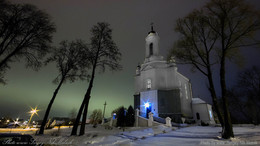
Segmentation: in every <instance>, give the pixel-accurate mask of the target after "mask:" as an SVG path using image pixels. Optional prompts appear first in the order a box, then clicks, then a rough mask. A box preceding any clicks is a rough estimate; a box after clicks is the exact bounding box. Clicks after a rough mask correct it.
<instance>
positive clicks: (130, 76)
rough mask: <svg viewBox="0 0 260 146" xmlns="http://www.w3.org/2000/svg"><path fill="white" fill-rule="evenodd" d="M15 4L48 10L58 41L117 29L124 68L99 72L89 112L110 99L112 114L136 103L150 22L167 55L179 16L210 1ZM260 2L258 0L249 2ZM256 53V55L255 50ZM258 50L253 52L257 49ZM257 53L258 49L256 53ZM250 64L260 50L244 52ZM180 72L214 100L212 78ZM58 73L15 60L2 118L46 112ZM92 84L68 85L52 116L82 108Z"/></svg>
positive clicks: (0, 98)
mask: <svg viewBox="0 0 260 146" xmlns="http://www.w3.org/2000/svg"><path fill="white" fill-rule="evenodd" d="M11 1H12V2H13V3H30V4H33V5H36V6H37V7H38V8H39V9H41V10H44V11H45V12H47V13H48V14H49V15H50V16H51V17H52V20H53V21H54V22H55V24H56V26H57V32H56V33H55V34H54V37H53V45H56V46H57V44H58V43H59V42H60V41H61V40H75V39H83V40H85V41H87V42H89V37H90V35H89V34H90V33H89V30H90V29H91V27H92V26H93V25H95V24H96V23H97V22H101V21H106V22H108V23H110V24H111V27H112V29H113V39H114V41H115V42H116V44H117V45H118V47H119V48H120V51H121V52H122V62H121V64H122V65H123V68H124V69H123V70H122V71H120V72H114V73H111V72H106V73H104V74H98V75H97V76H96V80H95V82H94V89H93V91H92V95H91V100H90V106H89V113H90V112H91V111H92V110H93V109H99V108H100V109H103V104H104V102H105V101H107V112H106V115H107V116H108V115H109V114H110V112H111V111H112V110H113V109H115V108H116V107H118V106H121V105H124V106H126V107H128V106H129V105H133V94H134V74H135V68H136V66H137V64H138V62H140V63H142V62H143V60H144V53H145V48H144V45H145V40H144V39H145V37H146V35H147V33H148V31H149V30H150V23H151V22H153V23H154V29H155V30H156V31H157V32H158V34H159V36H160V38H161V41H160V48H161V50H160V51H161V54H162V55H164V56H166V54H167V51H168V50H169V49H170V48H171V47H172V44H173V42H174V41H175V40H177V38H178V35H177V34H176V33H175V32H174V25H175V21H176V19H177V18H180V17H184V16H185V15H187V14H188V13H189V12H191V11H192V10H193V9H195V8H200V7H201V6H203V5H204V4H205V2H207V0H11ZM248 2H250V3H252V4H254V5H255V6H258V9H259V4H258V3H259V1H258V0H248ZM249 52H250V53H249ZM252 52H253V53H252ZM255 52H256V53H255ZM244 54H245V55H246V56H247V57H246V59H247V62H246V67H250V66H252V65H258V66H260V65H259V64H258V62H259V59H258V58H259V54H260V53H259V52H257V51H256V49H250V50H247V51H244ZM239 70H241V69H239V68H237V67H236V66H230V65H229V66H228V71H229V72H230V73H229V74H228V79H229V83H230V84H232V83H234V82H235V77H236V76H235V75H236V73H237V71H239ZM179 71H180V72H181V73H182V74H184V75H185V76H187V77H188V78H190V79H191V82H192V86H193V95H194V97H201V98H202V99H204V100H206V101H207V102H210V101H211V100H210V98H209V94H208V91H207V89H206V86H205V83H206V80H205V79H204V78H203V76H201V75H200V74H199V73H191V72H190V68H189V66H180V65H179ZM56 76H57V71H56V68H55V67H54V65H53V64H52V65H49V66H46V67H43V68H42V69H41V70H40V71H38V72H34V71H32V70H30V69H25V68H24V63H23V62H19V63H18V62H17V63H13V64H12V65H11V69H10V70H9V71H8V72H7V73H6V79H7V80H8V84H7V85H5V86H3V85H0V116H11V117H21V118H28V116H29V115H28V113H26V112H27V111H29V109H30V106H31V107H35V106H38V108H39V109H40V110H41V112H40V113H39V115H40V118H42V117H43V115H44V112H43V111H44V110H45V109H46V106H47V104H48V103H49V101H50V99H51V97H52V94H53V91H54V90H55V88H56V85H54V84H52V80H53V79H54V78H55V77H56ZM87 87H88V82H87V81H77V82H75V83H72V84H70V83H66V84H65V85H64V86H62V88H61V90H60V92H59V94H58V96H57V97H56V100H55V102H54V104H53V108H52V110H51V116H68V114H69V112H70V111H71V110H72V109H73V108H76V109H78V107H79V106H80V104H81V102H82V100H83V95H84V94H85V91H86V89H87Z"/></svg>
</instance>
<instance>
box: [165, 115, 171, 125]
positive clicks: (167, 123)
mask: <svg viewBox="0 0 260 146" xmlns="http://www.w3.org/2000/svg"><path fill="white" fill-rule="evenodd" d="M165 121H166V126H168V127H172V123H171V122H172V119H171V118H170V117H167V118H165Z"/></svg>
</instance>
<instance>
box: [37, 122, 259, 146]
mask: <svg viewBox="0 0 260 146" xmlns="http://www.w3.org/2000/svg"><path fill="white" fill-rule="evenodd" d="M70 132H71V128H61V129H60V131H59V132H57V129H52V130H47V131H46V134H45V135H44V136H35V135H33V137H34V138H35V139H36V141H37V142H38V143H44V144H53V145H108V146H110V145H111V146H112V145H131V146H140V145H141V146H146V145H147V146H148V145H149V146H152V145H156V146H159V145H169V146H175V145H176V146H180V145H192V146H193V145H260V126H246V127H239V126H234V133H235V138H233V139H231V140H224V139H221V138H220V132H221V127H215V126H205V127H203V126H191V127H186V128H176V127H171V128H169V127H166V126H163V125H160V126H155V127H151V128H147V127H146V128H145V127H132V128H126V130H125V131H124V132H123V130H122V129H118V128H113V129H112V130H108V129H105V127H103V126H100V125H99V126H98V127H97V128H93V127H92V126H91V125H88V126H86V134H85V135H84V136H69V135H70ZM56 135H57V136H56Z"/></svg>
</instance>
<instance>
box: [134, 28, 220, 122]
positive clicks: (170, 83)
mask: <svg viewBox="0 0 260 146" xmlns="http://www.w3.org/2000/svg"><path fill="white" fill-rule="evenodd" d="M159 41H160V38H159V36H158V33H157V32H155V31H154V30H153V26H152V27H151V31H150V32H149V33H148V36H147V37H146V38H145V42H146V43H145V60H144V63H143V64H141V65H138V66H137V68H136V74H135V94H134V108H135V109H137V108H138V109H139V110H140V112H141V115H143V116H144V117H148V113H150V112H152V113H153V115H154V116H156V117H161V118H166V117H170V118H171V119H172V121H174V122H181V119H183V118H185V119H186V120H195V121H197V122H201V121H203V122H205V123H210V124H213V123H215V122H214V118H213V112H212V108H211V105H209V104H207V103H206V102H205V101H203V100H201V99H199V98H193V97H192V87H191V83H190V80H189V79H188V78H187V77H185V76H184V75H182V74H181V73H179V72H178V68H177V66H176V63H175V61H174V59H172V60H171V61H166V60H165V59H164V57H163V56H161V55H160V48H159Z"/></svg>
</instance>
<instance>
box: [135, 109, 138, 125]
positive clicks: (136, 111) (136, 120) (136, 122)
mask: <svg viewBox="0 0 260 146" xmlns="http://www.w3.org/2000/svg"><path fill="white" fill-rule="evenodd" d="M138 119H139V109H138V108H137V109H136V110H135V127H138V126H139V125H138Z"/></svg>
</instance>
